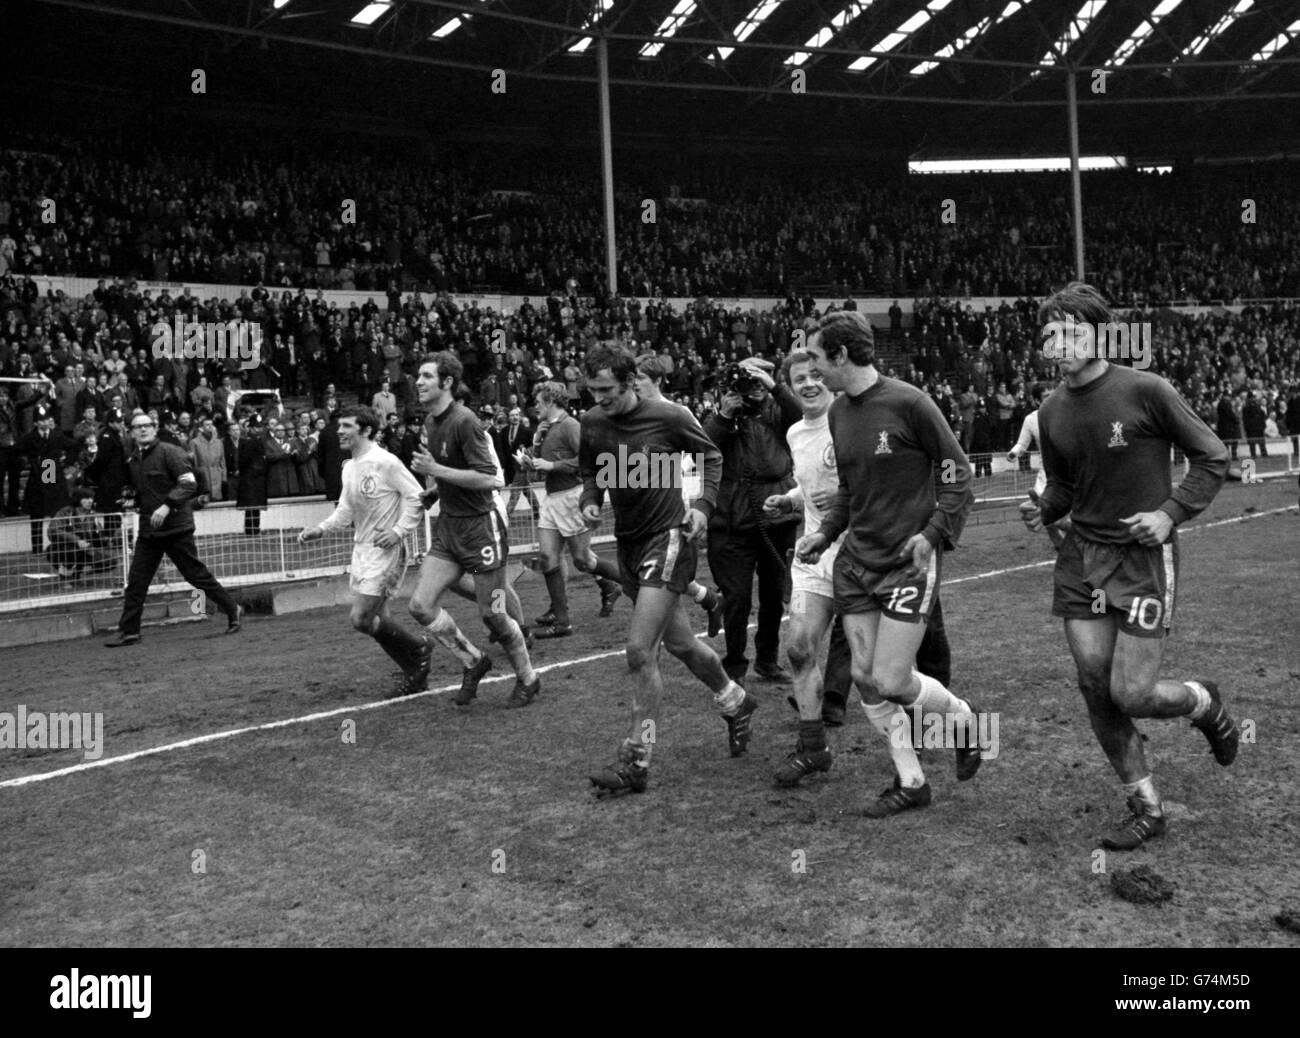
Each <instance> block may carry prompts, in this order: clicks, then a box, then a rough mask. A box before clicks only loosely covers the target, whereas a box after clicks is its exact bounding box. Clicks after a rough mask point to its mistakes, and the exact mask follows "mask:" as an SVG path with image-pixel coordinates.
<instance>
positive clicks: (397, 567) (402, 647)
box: [298, 406, 432, 695]
mask: <svg viewBox="0 0 1300 1038" xmlns="http://www.w3.org/2000/svg"><path fill="white" fill-rule="evenodd" d="M338 428H339V432H338V436H339V447H340V448H341V449H343V450H344V451H347V452H348V453H350V454H351V460H349V461H347V462H346V463H345V464H344V466H343V492H342V493H341V494H340V495H339V502H338V505H337V506H336V507H335V509H334V511H333V512H332V513H331V514H330V515H329V516H328V517H327V518H326V519H325V520H324V521H323V522H322V523H321V524H320V525H319V526H314V527H311V528H310V529H305V530H303V531H302V532H301V533H300V534H298V542H299V543H300V544H303V543H306V542H307V541H315V540H319V539H320V538H321V537H324V536H325V534H326V532H327V531H329V530H338V529H343V528H345V527H347V526H348V525H352V526H354V527H355V528H356V535H355V537H354V539H353V547H352V564H351V566H350V567H349V569H348V582H349V584H350V585H351V587H352V590H353V592H355V596H356V597H355V598H354V599H353V602H352V617H351V619H352V626H353V627H355V628H356V629H357V630H358V631H361V632H363V633H365V634H368V635H370V636H371V637H372V638H374V639H375V641H377V642H378V643H379V644H380V646H382V647H383V650H384V651H385V652H386V653H388V655H389V656H391V657H392V658H393V660H394V661H395V662H396V663H397V665H398V666H399V667H401V668H402V680H401V683H400V684H399V686H398V687H397V689H396V691H395V693H394V694H395V695H410V694H412V693H414V692H423V691H424V689H425V686H426V685H427V684H428V681H429V659H430V654H431V651H432V646H431V645H430V644H429V641H428V639H426V638H424V637H422V636H420V635H417V634H413V633H412V632H411V631H408V630H407V629H406V628H405V627H403V626H402V625H401V624H399V623H398V622H397V621H396V620H394V619H393V618H392V617H391V616H390V615H389V612H388V598H389V596H390V595H391V594H392V593H393V592H394V591H396V590H397V587H398V585H400V584H401V582H402V577H403V576H404V575H405V573H406V562H407V559H406V538H407V537H408V536H409V535H410V534H412V533H413V532H414V531H415V528H416V526H417V525H418V524H419V522H420V484H419V482H418V481H417V480H416V478H415V477H414V476H412V475H411V473H410V472H409V471H407V468H406V466H405V465H403V464H402V463H401V461H400V460H399V459H398V458H397V456H396V455H395V454H390V453H389V452H388V451H386V450H384V449H383V448H382V447H380V446H378V445H377V444H376V443H375V442H374V439H373V437H374V435H375V433H376V432H377V431H378V429H379V416H378V415H377V414H375V412H374V410H373V409H371V408H369V407H365V406H357V407H347V408H344V409H343V411H342V412H341V413H340V415H339V426H338Z"/></svg>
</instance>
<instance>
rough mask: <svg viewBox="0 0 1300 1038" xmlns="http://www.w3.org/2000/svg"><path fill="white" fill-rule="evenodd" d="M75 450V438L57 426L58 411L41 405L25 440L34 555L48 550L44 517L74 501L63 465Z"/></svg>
mask: <svg viewBox="0 0 1300 1038" xmlns="http://www.w3.org/2000/svg"><path fill="white" fill-rule="evenodd" d="M71 449H72V443H71V441H69V440H68V438H67V437H66V436H64V435H63V433H61V432H59V430H58V429H56V428H55V418H54V411H53V410H52V409H50V408H49V407H46V406H45V405H44V404H38V405H37V407H36V428H34V429H33V430H32V431H31V432H30V433H28V434H27V436H26V437H24V439H23V455H24V456H25V457H26V458H27V462H28V469H27V495H26V504H27V514H28V515H29V516H31V520H32V525H31V531H32V554H33V555H40V554H41V552H42V551H44V550H45V534H44V523H43V522H42V520H44V519H45V518H46V517H48V516H52V515H54V513H55V512H57V511H58V510H59V509H60V508H63V507H64V506H65V505H67V504H69V503H70V502H69V501H68V487H67V477H66V474H65V473H64V471H63V468H64V465H66V464H67V461H68V456H69V453H70V451H71Z"/></svg>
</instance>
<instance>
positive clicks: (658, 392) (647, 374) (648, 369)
mask: <svg viewBox="0 0 1300 1038" xmlns="http://www.w3.org/2000/svg"><path fill="white" fill-rule="evenodd" d="M663 381H664V368H663V363H662V362H661V361H660V360H659V358H658V357H657V356H655V355H654V354H653V353H643V354H641V356H639V357H637V359H636V391H637V395H638V396H639V397H641V399H643V400H664V401H666V402H667V403H672V401H671V400H668V399H667V398H666V397H665V396H664V394H663ZM674 406H675V407H681V408H682V410H683V411H685V412H686V413H687V414H690V413H691V412H690V409H689V408H687V407H682V405H681V404H675V405H674ZM692 417H694V415H692ZM686 594H687V597H689V598H690V600H691V601H692V602H695V603H697V604H698V605H699V606H700V607H701V608H702V609H703V610H704V611H705V612H706V613H708V614H709V637H710V638H716V637H717V636H718V632H719V631H721V630H722V612H723V610H722V606H723V601H722V594H721V593H720V592H718V591H716V590H710V589H709V588H708V587H706V586H705V585H704V584H701V583H700V582H699V581H697V580H692V581H691V582H690V583H689V584H688V585H686Z"/></svg>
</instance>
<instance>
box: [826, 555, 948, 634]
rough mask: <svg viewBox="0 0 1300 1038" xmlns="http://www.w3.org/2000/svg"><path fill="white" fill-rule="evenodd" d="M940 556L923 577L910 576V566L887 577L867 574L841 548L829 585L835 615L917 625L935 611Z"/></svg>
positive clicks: (872, 572) (891, 572) (922, 574)
mask: <svg viewBox="0 0 1300 1038" xmlns="http://www.w3.org/2000/svg"><path fill="white" fill-rule="evenodd" d="M942 554H943V552H942V551H939V550H936V551H935V552H934V554H932V555H931V556H930V565H929V566H928V567H926V569H925V571H924V572H922V573H913V572H911V566H910V565H903V566H899V567H898V568H897V569H892V570H890V571H889V572H887V573H880V572H877V571H876V570H870V569H867V568H866V567H864V566H863V565H862V564H861V563H859V562H857V561H855V560H854V559H853V558H851V557H850V556H849V554H848V553H847V552H846V551H845V550H844V548H843V547H841V548H840V552H839V554H838V555H837V556H836V557H835V569H834V572H833V574H832V583H833V587H834V589H835V611H836V612H837V613H874V612H877V611H879V612H881V613H884V614H885V616H887V617H889V618H890V619H891V620H901V621H902V622H903V623H906V624H915V623H920V622H922V621H923V620H926V619H928V618H929V616H930V613H932V612H933V611H934V603H935V602H936V601H937V599H938V597H939V570H940V568H941V561H942V560H941V556H942Z"/></svg>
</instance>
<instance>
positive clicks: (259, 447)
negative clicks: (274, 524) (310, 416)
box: [226, 414, 267, 537]
mask: <svg viewBox="0 0 1300 1038" xmlns="http://www.w3.org/2000/svg"><path fill="white" fill-rule="evenodd" d="M232 424H235V423H232ZM261 424H262V421H261V418H260V417H259V416H258V415H257V414H252V415H249V417H248V421H247V423H246V425H245V427H244V430H243V435H242V436H240V437H239V438H238V439H237V440H236V441H235V443H236V451H237V453H236V457H235V470H236V472H237V474H238V478H239V489H238V494H237V496H236V498H235V504H236V505H237V506H238V507H239V508H242V509H243V510H244V536H245V537H256V536H259V535H260V534H261V532H262V509H263V508H265V507H266V501H267V494H266V437H265V433H264V432H263V430H262V428H261ZM226 471H227V472H229V468H227V470H226Z"/></svg>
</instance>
